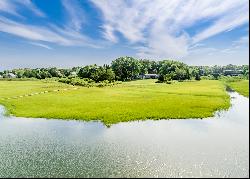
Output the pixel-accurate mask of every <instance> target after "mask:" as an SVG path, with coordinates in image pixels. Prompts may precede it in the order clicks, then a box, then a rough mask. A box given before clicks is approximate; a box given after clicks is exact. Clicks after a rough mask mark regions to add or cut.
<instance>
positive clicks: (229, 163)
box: [0, 93, 249, 177]
mask: <svg viewBox="0 0 250 179" xmlns="http://www.w3.org/2000/svg"><path fill="white" fill-rule="evenodd" d="M230 95H231V97H232V107H231V108H230V109H229V110H228V111H224V112H220V113H217V114H216V117H213V118H210V119H204V120H200V119H190V120H160V121H151V120H148V121H135V122H128V123H119V124H116V125H112V126H111V127H110V128H107V127H105V126H104V125H103V124H102V123H99V122H81V121H62V120H46V119H25V118H15V117H10V118H6V117H3V116H2V117H0V118H1V119H0V177H38V176H39V177H48V176H50V177H248V176H249V99H248V98H245V97H243V96H240V95H238V94H237V93H230ZM0 111H3V108H1V107H0Z"/></svg>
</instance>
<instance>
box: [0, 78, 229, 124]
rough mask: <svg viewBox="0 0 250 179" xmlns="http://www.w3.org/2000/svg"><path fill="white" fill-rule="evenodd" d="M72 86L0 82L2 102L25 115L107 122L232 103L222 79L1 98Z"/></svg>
mask: <svg viewBox="0 0 250 179" xmlns="http://www.w3.org/2000/svg"><path fill="white" fill-rule="evenodd" d="M64 88H72V86H68V85H65V84H62V83H58V82H50V83H45V82H43V81H25V82H23V81H18V82H17V81H7V82H6V81H0V103H1V104H3V105H4V106H5V107H6V108H7V109H8V111H9V113H11V114H13V115H15V116H21V117H35V118H55V119H79V120H101V121H102V122H104V123H105V124H107V125H108V124H114V123H118V122H122V121H132V120H145V119H184V118H204V117H209V116H213V114H214V112H215V111H217V110H220V109H227V108H229V106H230V98H229V96H228V94H227V93H226V91H225V86H224V85H223V83H222V82H220V81H213V80H202V81H190V82H175V83H172V84H159V83H155V80H138V81H132V82H124V83H122V84H119V85H116V86H113V87H104V88H98V87H92V88H86V87H79V88H80V89H78V90H70V91H58V92H49V93H46V94H39V95H34V96H28V97H23V98H17V99H7V100H3V99H1V98H3V97H12V96H17V95H24V94H29V93H32V92H41V91H44V90H46V89H49V90H53V89H64Z"/></svg>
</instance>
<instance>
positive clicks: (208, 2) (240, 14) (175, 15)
mask: <svg viewBox="0 0 250 179" xmlns="http://www.w3.org/2000/svg"><path fill="white" fill-rule="evenodd" d="M92 3H93V4H94V5H95V6H96V7H97V8H98V9H100V11H101V12H102V14H103V18H104V25H103V30H104V38H106V39H108V40H110V41H111V42H117V41H118V40H119V39H118V38H119V36H117V35H116V32H119V33H120V34H122V35H123V37H125V38H126V39H127V40H128V41H129V42H130V43H132V44H134V45H135V48H136V50H137V52H138V53H137V54H138V55H143V56H144V55H145V56H153V57H160V58H174V57H179V58H180V57H183V56H185V55H187V54H188V49H189V48H190V47H191V46H194V45H195V44H196V43H198V42H201V41H203V40H205V39H207V38H210V37H212V36H214V35H216V34H219V33H222V32H224V31H227V30H232V29H234V28H236V27H238V26H240V25H242V24H245V23H247V22H248V21H249V19H248V15H247V14H248V11H249V8H248V1H247V0H224V1H218V0H186V1H183V0H168V1H164V0H154V1H151V0H137V1H123V0H116V1H113V0H98V1H96V0H92ZM207 20H210V21H211V22H213V23H212V24H211V25H209V26H207V27H206V28H205V29H204V30H202V31H201V32H196V34H195V35H193V36H191V37H190V35H189V34H187V31H185V29H186V28H192V27H194V26H195V25H197V23H199V22H201V21H207ZM138 44H143V45H141V46H138Z"/></svg>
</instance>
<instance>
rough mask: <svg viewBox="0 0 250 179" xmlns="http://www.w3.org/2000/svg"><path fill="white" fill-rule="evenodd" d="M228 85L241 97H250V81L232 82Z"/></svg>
mask: <svg viewBox="0 0 250 179" xmlns="http://www.w3.org/2000/svg"><path fill="white" fill-rule="evenodd" d="M226 84H227V85H228V86H229V87H230V88H232V89H233V90H235V91H237V92H238V93H240V94H241V95H243V96H246V97H249V80H239V81H232V82H231V81H230V82H226Z"/></svg>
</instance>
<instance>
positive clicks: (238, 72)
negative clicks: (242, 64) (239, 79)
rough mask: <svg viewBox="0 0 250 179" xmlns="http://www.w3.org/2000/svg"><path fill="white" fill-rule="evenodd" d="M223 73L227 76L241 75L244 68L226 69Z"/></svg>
mask: <svg viewBox="0 0 250 179" xmlns="http://www.w3.org/2000/svg"><path fill="white" fill-rule="evenodd" d="M223 74H224V75H225V76H239V75H242V74H243V71H242V70H224V71H223Z"/></svg>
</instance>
